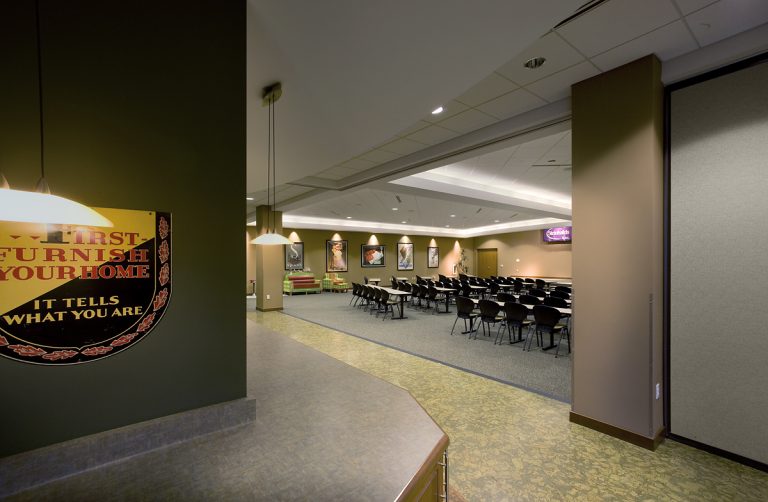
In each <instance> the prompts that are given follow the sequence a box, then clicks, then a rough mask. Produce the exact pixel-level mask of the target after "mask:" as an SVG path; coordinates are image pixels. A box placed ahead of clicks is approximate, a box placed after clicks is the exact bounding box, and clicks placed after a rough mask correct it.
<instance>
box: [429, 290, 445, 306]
mask: <svg viewBox="0 0 768 502" xmlns="http://www.w3.org/2000/svg"><path fill="white" fill-rule="evenodd" d="M444 299H445V295H443V294H442V293H441V292H439V291H438V290H436V289H435V287H434V286H431V285H430V286H427V308H429V302H432V303H433V304H434V307H435V312H437V310H438V309H439V308H440V300H444Z"/></svg>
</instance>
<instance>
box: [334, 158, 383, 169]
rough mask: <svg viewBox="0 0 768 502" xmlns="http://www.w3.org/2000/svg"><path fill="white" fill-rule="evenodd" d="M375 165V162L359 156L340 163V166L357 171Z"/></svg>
mask: <svg viewBox="0 0 768 502" xmlns="http://www.w3.org/2000/svg"><path fill="white" fill-rule="evenodd" d="M375 165H376V163H375V162H372V161H370V160H365V159H361V158H359V157H358V158H355V159H350V160H348V161H346V162H344V163H342V164H341V166H342V167H346V168H348V169H354V170H357V171H362V170H365V169H370V168H371V167H373V166H375Z"/></svg>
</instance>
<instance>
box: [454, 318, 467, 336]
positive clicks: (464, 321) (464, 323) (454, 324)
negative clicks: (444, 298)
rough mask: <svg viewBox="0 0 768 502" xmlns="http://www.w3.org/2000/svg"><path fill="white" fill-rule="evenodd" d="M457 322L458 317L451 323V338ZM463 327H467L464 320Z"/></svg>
mask: <svg viewBox="0 0 768 502" xmlns="http://www.w3.org/2000/svg"><path fill="white" fill-rule="evenodd" d="M457 322H459V316H456V320H455V321H453V327H452V328H451V336H453V330H454V329H456V323H457ZM464 327H465V328H466V327H467V320H466V319H464Z"/></svg>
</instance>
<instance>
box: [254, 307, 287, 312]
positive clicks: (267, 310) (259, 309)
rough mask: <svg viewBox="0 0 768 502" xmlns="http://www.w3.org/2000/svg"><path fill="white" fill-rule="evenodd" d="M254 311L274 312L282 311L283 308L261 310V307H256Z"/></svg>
mask: <svg viewBox="0 0 768 502" xmlns="http://www.w3.org/2000/svg"><path fill="white" fill-rule="evenodd" d="M256 310H258V311H259V312H274V311H275V310H283V307H275V308H271V309H265V308H261V307H256Z"/></svg>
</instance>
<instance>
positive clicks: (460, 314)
mask: <svg viewBox="0 0 768 502" xmlns="http://www.w3.org/2000/svg"><path fill="white" fill-rule="evenodd" d="M474 310H475V302H473V301H472V300H471V299H469V298H467V297H466V296H457V297H456V320H455V321H453V327H452V328H451V336H453V330H454V329H456V323H457V322H458V321H459V319H463V320H464V333H468V334H469V336H472V328H474V326H475V319H477V314H475V313H474ZM467 321H469V329H467Z"/></svg>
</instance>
